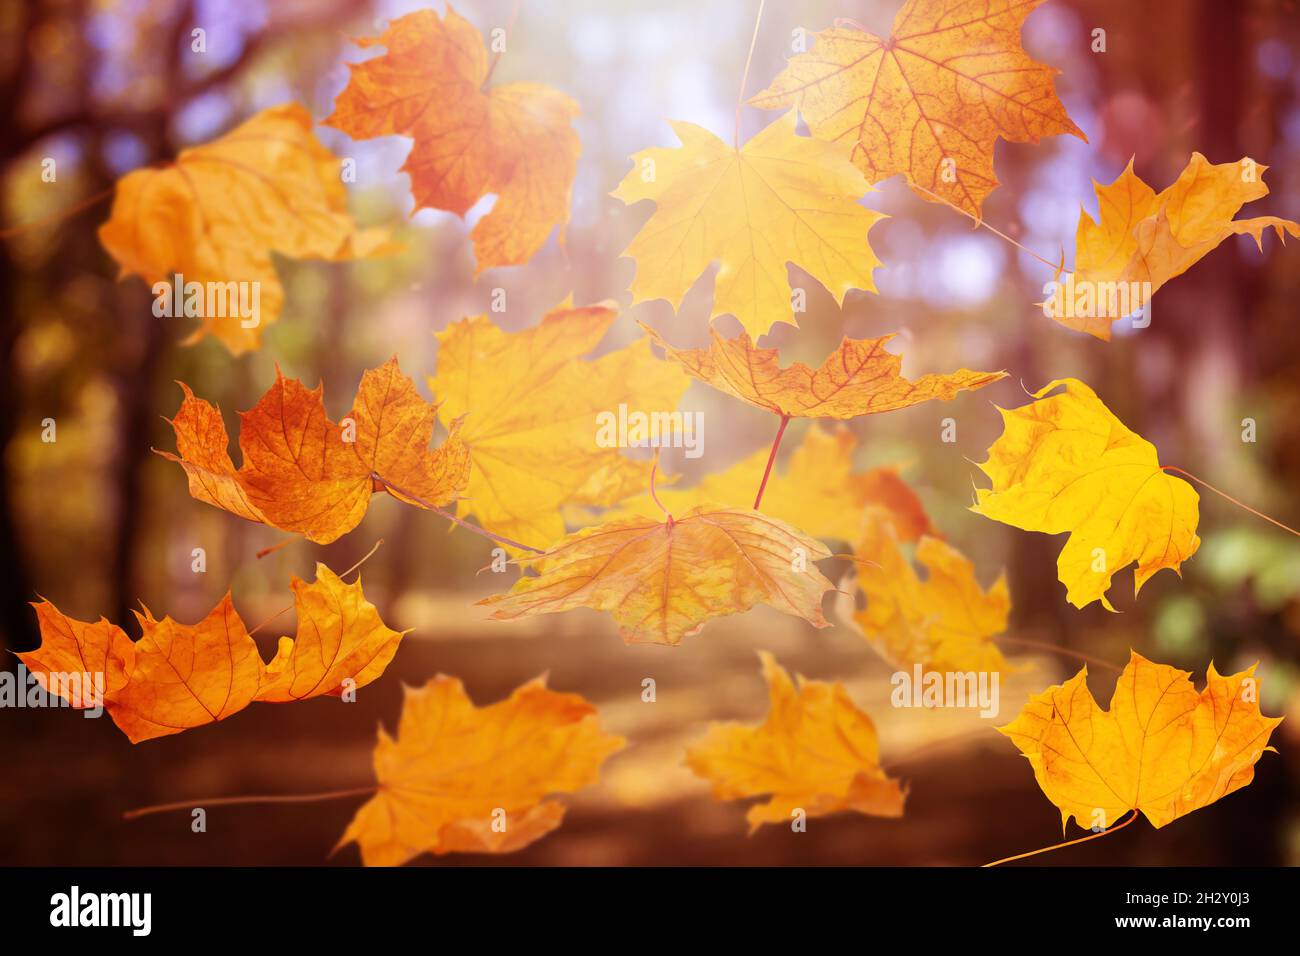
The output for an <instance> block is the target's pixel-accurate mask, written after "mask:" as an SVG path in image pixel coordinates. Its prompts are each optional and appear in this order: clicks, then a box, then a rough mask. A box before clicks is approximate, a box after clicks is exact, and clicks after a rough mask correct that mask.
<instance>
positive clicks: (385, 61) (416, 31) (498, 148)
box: [325, 5, 582, 272]
mask: <svg viewBox="0 0 1300 956" xmlns="http://www.w3.org/2000/svg"><path fill="white" fill-rule="evenodd" d="M356 42H357V44H358V45H359V46H361V47H375V46H383V47H386V48H387V52H386V53H384V54H383V55H381V56H377V57H374V58H373V59H369V60H366V61H364V62H362V63H353V64H349V66H350V69H351V71H352V73H351V78H350V79H349V81H348V85H347V86H346V87H345V88H344V90H343V92H342V93H340V94H339V97H338V100H337V101H336V102H335V104H334V113H333V114H332V115H331V116H330V117H329V118H328V119H327V120H325V123H326V125H328V126H333V127H335V128H336V129H340V130H342V131H343V132H345V133H347V134H348V135H349V136H351V137H352V138H354V139H372V138H374V137H376V136H392V135H402V136H409V137H410V138H411V139H412V140H414V141H415V142H414V145H413V146H412V148H411V153H410V155H409V156H407V158H406V163H405V164H404V165H403V166H402V171H403V172H406V173H408V174H410V177H411V192H412V193H413V194H414V196H415V203H416V208H417V209H419V208H425V207H428V208H432V209H446V210H449V211H450V212H454V213H456V215H458V216H462V217H463V216H464V215H465V214H466V213H467V212H469V210H470V208H471V207H472V206H474V205H475V204H476V203H477V202H478V201H479V200H480V199H482V198H483V197H484V196H487V195H489V194H492V195H495V196H496V203H495V205H493V207H492V211H491V212H489V213H488V214H487V215H486V216H484V217H483V218H482V219H480V220H479V221H478V222H477V223H476V224H475V225H474V229H473V231H472V232H471V233H470V239H471V240H472V241H473V243H474V257H475V258H476V259H477V260H478V266H477V270H476V271H477V272H482V271H483V270H484V269H487V268H489V267H491V266H509V265H518V264H520V263H524V262H527V261H528V260H529V259H531V258H532V257H533V255H534V254H535V253H536V252H537V250H538V249H540V248H541V247H542V245H543V244H544V243H545V242H546V239H547V237H548V236H549V235H550V234H551V232H552V231H553V230H554V229H555V227H556V226H563V225H564V224H565V223H566V222H568V220H569V202H570V198H571V196H572V193H573V176H574V173H575V172H576V171H577V166H578V155H579V154H580V153H581V151H582V147H581V144H580V143H579V142H578V134H577V132H576V131H575V130H574V129H573V126H572V123H573V120H574V119H575V118H576V117H577V115H578V104H577V103H575V102H574V101H573V99H571V98H570V97H568V96H566V95H565V94H563V93H561V92H559V91H558V90H553V89H551V88H550V87H549V86H544V85H542V84H541V83H507V84H505V85H502V86H487V85H486V84H487V82H488V73H489V70H490V65H489V60H488V54H487V50H486V48H485V47H484V44H483V39H482V37H480V36H479V33H478V31H477V30H476V29H474V27H473V25H471V24H470V23H469V21H467V20H466V19H465V18H464V17H462V16H460V15H459V14H458V13H456V11H455V10H453V9H452V8H451V6H450V5H448V7H447V14H446V16H445V17H443V18H442V19H439V17H438V14H437V12H436V11H434V10H417V11H415V12H414V13H408V14H406V15H405V16H402V17H398V18H397V19H396V20H394V21H393V22H392V23H390V24H389V25H388V29H386V30H385V31H384V32H383V33H382V34H381V35H380V36H378V37H373V38H367V39H361V40H357V41H356Z"/></svg>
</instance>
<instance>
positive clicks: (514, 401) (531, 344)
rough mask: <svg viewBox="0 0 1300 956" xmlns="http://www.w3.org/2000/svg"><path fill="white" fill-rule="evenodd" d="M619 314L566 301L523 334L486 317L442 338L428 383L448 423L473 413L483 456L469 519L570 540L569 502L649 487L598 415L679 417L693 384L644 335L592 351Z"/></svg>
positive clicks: (528, 537)
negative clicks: (611, 444)
mask: <svg viewBox="0 0 1300 956" xmlns="http://www.w3.org/2000/svg"><path fill="white" fill-rule="evenodd" d="M617 314H618V313H617V311H616V310H615V309H614V308H612V307H610V306H608V305H603V304H602V305H594V306H587V307H584V308H569V307H560V308H556V309H553V310H551V311H550V312H548V313H547V314H546V315H545V316H543V318H542V321H541V322H540V324H538V325H537V326H534V327H531V328H527V329H523V330H522V331H519V332H505V331H503V330H502V329H500V328H498V327H497V326H496V325H494V324H493V323H492V322H491V320H489V319H488V317H487V316H483V315H481V316H478V317H476V318H473V319H465V320H463V321H460V322H456V323H453V324H452V325H451V326H449V327H448V328H447V329H446V330H445V331H443V332H440V333H438V374H437V376H436V377H434V378H431V379H430V380H429V388H430V389H431V390H432V391H433V393H434V395H435V396H437V398H438V399H439V401H440V402H441V404H440V405H439V408H438V415H439V417H440V418H441V419H442V421H443V422H444V423H446V424H447V425H448V426H454V423H455V422H456V421H457V420H458V419H461V418H463V419H464V422H463V424H462V426H461V427H460V429H459V431H458V432H457V439H458V441H460V442H463V443H464V446H465V448H466V449H467V452H468V455H469V458H470V460H471V461H472V462H473V468H472V472H471V474H470V478H469V485H468V488H467V489H466V492H465V500H463V501H461V502H460V503H459V504H458V505H457V512H458V514H459V515H460V516H461V517H462V518H463V517H468V516H470V515H472V516H473V517H474V518H476V519H477V520H478V522H479V523H480V524H481V525H482V526H483V527H484V528H487V529H488V530H489V531H491V532H493V533H495V534H499V535H504V536H506V537H507V538H510V539H513V540H515V541H520V542H525V543H527V542H536V543H537V544H538V545H539V546H540V547H542V548H545V547H546V546H548V545H550V544H551V543H553V542H555V541H558V540H559V539H560V538H562V537H563V536H564V533H565V525H564V519H563V517H562V515H561V509H562V507H563V506H565V505H576V506H582V505H591V506H599V505H611V504H614V503H616V502H617V501H619V500H622V499H623V498H626V497H628V496H629V495H631V494H634V493H636V492H638V491H640V490H641V489H642V488H645V487H646V486H647V485H648V484H649V473H650V463H649V462H646V461H636V460H634V459H632V458H629V457H627V456H626V455H625V454H623V452H622V451H621V450H620V449H618V448H603V447H600V446H599V445H597V443H596V421H597V415H598V414H599V413H601V412H602V411H608V410H610V409H616V408H618V407H619V405H620V404H628V405H630V406H632V407H634V408H640V409H648V410H662V411H667V412H671V411H672V410H673V409H675V408H676V407H677V403H678V402H679V401H680V400H681V397H682V395H683V394H684V393H685V392H686V388H687V386H688V385H689V384H690V380H689V379H688V378H687V377H686V376H685V375H684V374H682V372H681V370H680V369H678V368H677V367H676V366H674V365H672V364H671V363H668V362H664V361H661V360H660V359H657V358H655V356H654V355H653V353H652V352H651V349H650V343H649V341H648V340H646V339H644V338H643V339H639V340H637V341H635V342H632V343H631V344H630V345H627V346H624V347H623V348H620V349H616V350H615V351H612V352H609V353H607V354H605V355H603V356H601V357H600V358H596V359H590V360H588V359H584V358H582V356H584V355H587V354H588V353H590V352H591V351H592V350H594V349H595V348H596V347H597V345H599V344H600V341H601V339H603V338H604V337H605V333H606V332H607V331H608V330H609V328H610V326H611V325H612V324H613V322H614V319H615V317H616V316H617ZM512 550H516V553H517V549H512Z"/></svg>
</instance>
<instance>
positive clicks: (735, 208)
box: [612, 116, 885, 337]
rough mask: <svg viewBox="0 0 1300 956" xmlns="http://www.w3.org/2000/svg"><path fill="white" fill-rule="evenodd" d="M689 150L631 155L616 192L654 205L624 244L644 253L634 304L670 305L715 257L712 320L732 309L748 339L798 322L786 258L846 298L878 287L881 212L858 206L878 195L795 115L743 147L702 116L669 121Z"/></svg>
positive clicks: (842, 154)
mask: <svg viewBox="0 0 1300 956" xmlns="http://www.w3.org/2000/svg"><path fill="white" fill-rule="evenodd" d="M671 125H672V127H673V131H674V132H675V133H676V134H677V137H678V139H680V140H681V143H682V145H681V147H680V148H677V149H670V148H664V147H655V148H652V149H646V150H643V151H641V152H639V153H637V154H636V155H635V156H633V157H632V162H633V166H632V171H631V172H629V173H628V174H627V176H626V177H625V178H624V179H623V182H622V183H620V184H619V187H618V189H616V190H615V191H614V192H613V194H612V195H613V196H615V197H616V198H618V199H621V200H622V201H623V202H625V203H628V204H629V205H630V204H632V203H635V202H639V201H641V200H643V199H650V200H653V201H654V203H655V206H656V208H655V213H654V215H653V216H651V217H650V221H649V222H647V223H646V224H645V226H644V227H642V229H641V231H640V232H639V233H637V235H636V237H635V238H634V239H633V240H632V242H631V244H630V245H629V246H628V247H627V249H626V250H625V251H624V253H623V254H624V255H625V256H630V257H631V258H633V259H635V260H636V263H637V271H636V277H635V279H634V280H633V282H632V297H633V304H634V305H635V304H636V303H638V302H646V301H649V300H651V299H667V300H668V301H669V302H670V303H672V305H673V308H677V307H678V306H679V305H681V301H682V297H683V296H684V295H685V294H686V291H687V290H688V289H689V288H690V287H691V285H692V284H694V282H695V280H696V279H698V278H699V277H700V275H701V273H703V272H704V271H705V270H706V269H707V268H708V267H709V265H710V264H712V263H713V262H717V263H719V267H718V274H717V279H716V280H715V285H714V295H713V310H712V312H710V313H709V317H710V318H714V317H716V316H719V315H727V314H731V315H734V316H735V317H736V318H737V319H739V320H740V323H741V325H743V326H744V327H745V329H746V331H748V332H749V333H750V334H751V335H753V336H755V337H757V336H760V335H762V334H763V333H765V332H767V330H768V329H770V328H771V327H772V326H773V325H774V324H776V323H777V322H789V323H790V324H791V325H798V322H796V321H795V315H794V309H793V306H792V304H791V296H792V294H793V293H792V290H791V288H790V282H789V279H788V277H787V273H786V264H787V263H789V262H793V263H794V264H795V265H797V266H799V267H800V268H801V269H803V270H804V271H806V272H808V273H809V274H810V275H811V276H812V277H813V278H814V279H816V280H817V281H818V282H820V283H821V284H822V285H824V286H825V287H826V289H827V291H829V292H830V293H831V295H833V296H834V297H835V301H836V302H839V303H840V304H843V302H844V296H845V295H846V294H847V293H848V291H849V290H850V289H865V290H867V291H868V292H875V291H876V285H875V281H874V279H873V278H872V272H873V270H874V269H875V268H876V267H877V266H879V265H880V260H879V259H878V258H876V254H875V253H874V252H872V250H871V247H870V246H869V245H868V244H867V231H868V230H869V229H870V228H871V227H872V226H873V225H875V223H877V222H879V221H880V220H881V219H883V218H885V217H884V215H883V214H882V213H878V212H875V211H873V210H870V209H867V208H865V207H863V206H861V205H859V204H858V202H857V201H858V199H860V198H861V197H862V196H864V195H866V194H867V193H868V192H870V191H871V187H870V186H869V185H868V184H867V181H866V180H865V179H863V178H862V174H861V173H859V172H858V171H857V170H856V169H854V168H853V165H852V164H851V163H850V162H849V160H848V151H847V149H841V148H840V147H838V146H835V145H833V144H830V143H823V142H820V141H818V140H815V139H811V138H809V137H807V136H797V135H795V119H794V117H793V116H789V117H782V118H779V119H777V120H776V121H775V122H773V123H771V124H770V125H769V126H767V127H766V128H765V129H763V130H762V131H761V132H759V133H758V134H757V135H756V136H754V137H753V138H752V139H750V140H749V142H747V143H746V144H745V145H744V146H743V147H741V148H740V149H736V148H733V147H731V146H728V145H727V144H726V143H724V142H723V141H722V140H720V139H718V137H716V136H714V135H713V134H712V133H710V132H709V131H708V130H706V129H703V128H702V127H699V126H696V125H695V124H694V123H685V122H673V123H672V124H671Z"/></svg>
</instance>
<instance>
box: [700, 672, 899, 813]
mask: <svg viewBox="0 0 1300 956" xmlns="http://www.w3.org/2000/svg"><path fill="white" fill-rule="evenodd" d="M759 658H760V660H761V661H762V662H763V676H764V677H765V678H766V679H767V686H768V693H769V694H770V695H771V699H772V707H771V710H770V711H769V712H768V715H767V720H765V721H764V722H763V723H762V724H760V725H759V726H758V727H745V726H743V725H741V724H734V723H726V724H712V725H711V726H710V727H709V732H708V735H707V736H706V737H705V738H704V739H703V740H701V741H700V742H698V743H696V744H694V745H692V746H691V747H690V748H689V749H688V750H687V751H686V764H687V766H688V767H690V768H691V770H692V771H694V772H695V774H696V775H697V776H700V777H703V778H704V779H706V780H708V781H709V782H710V783H712V784H713V796H714V799H717V800H743V799H745V798H747V797H756V796H760V795H762V794H771V798H770V799H769V800H768V801H767V803H763V804H757V805H755V806H752V807H750V808H749V812H748V813H747V814H746V815H745V818H746V819H747V820H748V821H749V828H750V832H751V833H752V832H753V831H755V830H757V829H758V828H759V827H760V826H762V825H763V824H765V823H786V824H788V823H789V822H790V821H791V820H792V819H793V816H792V814H793V813H794V812H795V811H796V810H803V811H804V812H805V813H806V814H807V815H808V816H810V817H823V816H828V815H830V814H832V813H841V812H843V811H847V810H852V811H854V812H857V813H863V814H867V815H868V816H874V817H901V816H902V815H903V799H904V796H905V794H904V792H903V790H902V788H901V787H899V785H898V781H897V780H894V779H892V778H890V777H888V776H887V775H886V774H885V772H884V771H883V770H881V768H880V742H879V740H878V739H877V737H876V728H875V726H874V725H873V724H872V722H871V718H870V717H868V716H867V715H866V713H864V712H863V711H861V710H859V709H858V708H857V707H856V706H855V705H854V703H853V701H852V700H850V699H849V695H848V694H847V693H846V692H845V690H844V686H843V685H842V684H839V683H835V684H829V683H826V682H825V681H817V680H806V679H804V678H802V677H801V678H800V679H799V687H798V689H797V690H796V688H795V685H794V682H793V681H791V680H790V675H789V674H787V673H786V672H785V671H784V670H783V669H782V668H781V667H780V665H778V664H777V662H776V659H775V658H774V657H773V656H772V655H771V654H769V653H767V652H766V651H760V652H759Z"/></svg>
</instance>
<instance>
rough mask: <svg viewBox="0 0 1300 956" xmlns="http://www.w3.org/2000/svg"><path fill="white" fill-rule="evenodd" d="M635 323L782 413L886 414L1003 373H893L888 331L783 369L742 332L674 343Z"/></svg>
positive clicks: (692, 365)
mask: <svg viewBox="0 0 1300 956" xmlns="http://www.w3.org/2000/svg"><path fill="white" fill-rule="evenodd" d="M641 327H642V328H643V329H645V330H646V333H647V334H648V335H649V336H650V337H651V338H652V339H654V341H655V342H656V343H657V344H658V345H660V346H661V347H662V348H663V350H664V355H665V356H667V357H668V358H669V359H671V360H672V361H674V362H677V363H679V364H680V365H681V366H682V368H684V369H686V371H687V372H689V373H690V374H691V375H692V376H693V377H695V378H698V379H699V380H700V381H702V382H706V383H707V384H709V385H712V386H713V387H714V388H716V389H718V390H719V391H722V392H726V393H727V394H728V395H731V396H733V397H735V398H738V399H740V400H741V401H742V402H748V403H749V404H750V405H754V406H756V407H758V408H762V409H766V410H767V411H769V412H771V413H772V414H774V415H780V416H782V417H783V418H839V419H848V418H856V417H857V416H859V415H876V414H879V413H881V412H891V411H895V410H896V409H900V408H907V407H909V406H911V405H918V404H920V403H921V402H927V401H930V400H931V399H943V400H945V401H947V400H949V399H952V398H953V397H954V396H956V394H957V393H958V392H960V391H962V390H964V389H972V390H973V389H977V388H983V387H984V386H985V385H990V384H992V383H993V382H996V381H998V380H999V379H1003V378H1006V377H1007V373H1006V372H972V371H971V370H969V369H964V368H963V369H958V370H957V371H956V372H952V373H949V374H946V375H923V376H922V377H921V378H919V379H917V380H916V381H914V382H913V381H909V380H908V379H906V378H903V376H901V375H900V374H899V370H900V369H901V368H902V365H903V360H902V357H901V356H899V355H895V354H893V353H892V352H887V351H885V346H886V345H887V344H888V343H889V341H890V340H891V339H892V338H893V337H894V336H893V335H882V336H881V337H880V338H876V339H850V338H845V339H844V340H843V341H842V342H840V345H839V347H838V348H837V349H836V350H835V351H834V352H832V353H831V354H830V355H828V356H827V357H826V361H824V362H823V363H822V365H821V367H820V368H818V369H816V370H814V369H811V368H809V367H808V366H807V365H804V364H803V363H802V362H795V363H794V364H793V365H791V366H790V367H789V368H781V355H780V353H779V352H778V351H777V350H776V349H760V348H755V347H754V345H753V343H752V342H751V341H750V338H749V336H748V335H747V334H745V333H744V332H741V333H740V334H739V335H737V336H736V337H735V338H734V339H724V338H723V337H722V336H721V335H719V334H718V333H717V332H716V331H714V330H713V329H710V330H709V335H710V336H711V338H712V342H711V343H710V345H709V347H708V348H707V349H677V348H673V347H672V346H671V345H669V344H668V343H667V342H666V341H665V340H664V338H663V336H661V335H660V334H659V333H658V332H656V331H655V330H654V329H652V328H650V327H649V326H648V325H645V324H644V323H641Z"/></svg>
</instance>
